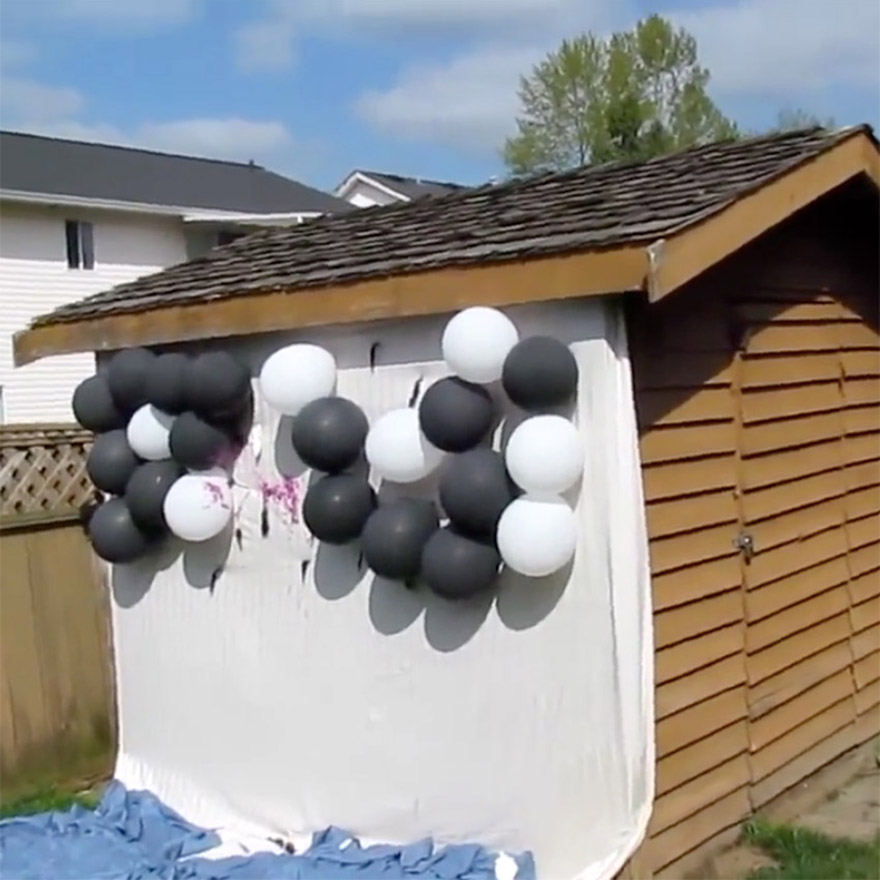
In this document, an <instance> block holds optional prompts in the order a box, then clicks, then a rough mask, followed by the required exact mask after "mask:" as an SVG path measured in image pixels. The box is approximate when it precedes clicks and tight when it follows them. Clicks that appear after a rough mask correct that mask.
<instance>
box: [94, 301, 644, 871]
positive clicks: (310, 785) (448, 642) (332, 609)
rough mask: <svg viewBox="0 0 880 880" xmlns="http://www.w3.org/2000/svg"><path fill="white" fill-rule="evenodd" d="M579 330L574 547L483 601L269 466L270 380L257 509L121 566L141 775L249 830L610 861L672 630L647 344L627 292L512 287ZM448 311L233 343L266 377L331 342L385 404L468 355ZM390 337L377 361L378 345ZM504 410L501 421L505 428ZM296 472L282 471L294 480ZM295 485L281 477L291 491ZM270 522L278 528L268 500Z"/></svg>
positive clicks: (531, 322)
mask: <svg viewBox="0 0 880 880" xmlns="http://www.w3.org/2000/svg"><path fill="white" fill-rule="evenodd" d="M508 314H509V315H510V317H511V318H512V319H513V320H514V321H515V323H516V324H517V325H518V327H519V329H520V333H521V335H522V336H526V335H531V334H535V333H546V334H549V335H553V336H556V337H557V338H559V339H561V340H562V341H563V342H565V343H567V344H570V345H571V348H572V351H573V352H574V354H575V356H576V358H577V361H578V365H579V369H580V385H579V392H578V398H577V405H576V410H575V414H574V419H575V420H576V423H577V424H578V425H579V427H580V430H581V432H582V434H583V436H584V438H585V455H586V460H585V473H584V479H583V484H582V486H581V487H580V490H579V492H578V493H577V494H576V496H575V498H574V502H575V503H576V505H577V507H576V509H577V512H578V515H579V520H580V541H579V546H578V550H577V554H576V557H575V560H574V563H573V565H572V567H571V568H570V569H567V570H566V571H565V572H563V573H561V574H560V575H559V576H553V577H551V578H549V579H546V580H542V581H538V582H530V581H528V580H527V579H523V578H518V577H511V576H509V575H504V576H503V577H502V579H501V583H500V585H499V588H498V590H497V591H496V592H495V593H493V594H492V595H488V596H485V597H481V598H480V599H478V600H477V601H469V602H467V603H464V604H454V603H448V602H445V601H444V600H441V599H439V598H436V597H433V596H431V595H427V594H425V593H424V592H422V591H415V592H411V591H407V590H406V589H404V588H403V587H402V586H398V585H395V584H391V583H388V582H383V581H379V580H377V581H375V582H374V580H373V577H372V575H371V574H369V573H368V572H365V571H362V570H359V568H358V558H357V557H358V554H357V552H356V551H350V550H347V549H338V548H330V547H322V546H321V545H318V544H315V543H314V542H312V541H311V539H310V536H309V534H308V532H307V530H306V529H305V527H304V526H303V525H302V523H300V522H293V521H291V518H290V516H289V514H288V513H287V512H286V508H285V505H284V503H283V499H281V500H279V498H277V497H270V499H269V501H268V504H267V511H268V513H267V515H266V516H264V515H263V512H262V511H263V505H264V502H263V495H264V493H263V492H261V486H265V485H270V486H271V485H276V486H277V484H278V482H279V472H280V473H281V474H282V475H288V476H293V477H298V479H297V480H295V481H290V480H288V483H287V486H288V489H290V488H291V486H292V487H293V489H299V490H301V491H302V490H304V489H305V486H306V483H307V480H308V476H309V475H308V474H307V473H306V474H303V473H302V469H301V467H297V461H296V458H295V455H294V454H293V453H292V449H291V448H290V441H289V420H287V419H281V418H279V416H278V415H277V414H276V413H273V412H272V411H270V409H269V408H268V407H267V406H266V405H265V403H264V402H263V401H261V400H260V399H259V394H257V402H256V419H255V425H254V430H253V432H252V435H251V440H250V443H249V446H248V448H247V449H246V450H245V451H244V453H243V454H242V456H241V458H240V460H239V461H238V463H237V465H236V472H235V479H236V489H235V495H236V505H237V512H236V518H235V529H236V530H237V532H233V530H231V529H230V530H229V532H228V533H225V534H224V536H222V538H223V540H215V541H211V542H208V544H206V545H199V546H193V547H191V548H189V549H187V550H186V552H184V553H183V554H182V555H179V556H175V555H174V554H173V553H169V554H167V556H166V558H164V559H162V560H161V564H160V565H156V564H153V562H150V563H149V564H147V563H138V564H135V565H133V566H121V567H117V568H116V569H115V570H114V571H113V572H112V574H111V578H112V587H113V596H114V602H113V606H114V610H113V626H114V640H115V655H116V671H117V682H118V706H119V716H120V718H119V721H120V739H121V742H120V755H119V759H118V765H117V777H118V778H119V779H120V780H121V781H122V782H123V783H125V784H126V785H128V786H130V787H135V788H148V789H150V790H152V791H153V792H154V793H156V794H157V795H158V796H159V797H160V798H162V799H163V800H164V801H165V802H166V803H168V804H169V805H170V806H171V807H173V808H175V809H177V810H178V811H179V812H181V813H182V814H183V815H184V816H185V817H186V818H188V819H190V820H192V821H194V822H197V823H199V824H202V825H205V826H210V827H215V828H222V829H225V830H226V833H227V834H256V835H259V836H280V837H285V838H288V839H292V840H294V841H298V842H301V841H303V840H304V839H307V837H308V835H310V834H311V833H312V832H314V831H316V830H320V829H323V828H325V827H327V826H328V825H337V826H340V827H343V828H346V829H348V830H349V831H351V832H353V833H354V834H356V835H357V836H358V837H360V838H361V839H362V840H364V841H368V842H369V841H388V842H406V841H413V840H416V839H418V838H421V837H423V836H426V835H430V836H433V837H434V838H435V840H436V841H437V842H438V843H441V844H442V843H445V842H474V843H481V844H484V845H486V846H488V847H490V848H492V849H499V850H504V851H507V852H519V851H522V850H527V849H528V850H531V851H532V852H533V853H534V855H535V859H536V863H537V870H538V876H539V877H541V878H574V877H579V878H589V880H599V878H609V877H612V876H613V875H614V873H615V872H616V871H617V870H619V868H620V867H621V866H622V865H623V864H624V862H625V861H626V859H627V858H628V856H629V855H630V854H631V853H632V852H633V850H634V849H635V848H636V846H637V845H638V843H639V842H640V840H641V839H642V837H643V836H644V832H645V828H646V825H647V821H648V817H649V814H650V809H651V803H652V799H653V774H654V741H653V736H654V730H653V645H652V626H651V608H650V591H649V572H648V557H647V540H646V532H645V523H644V507H643V499H642V489H641V476H640V470H639V457H638V448H637V433H636V423H635V413H634V406H633V393H632V385H631V377H630V367H629V361H628V356H627V348H626V337H625V332H624V322H623V316H622V310H621V308H620V306H619V303H618V302H617V301H615V300H601V301H599V300H584V301H576V302H567V303H561V304H552V305H542V306H540V307H536V306H527V307H520V308H514V309H510V310H509V312H508ZM447 318H448V316H440V317H437V318H430V319H418V320H416V319H413V320H408V321H405V322H396V323H394V322H384V323H381V324H370V325H359V326H357V327H355V328H349V329H345V330H333V331H330V330H321V331H316V332H313V333H309V334H305V333H300V334H285V335H280V336H272V337H260V338H256V339H249V340H246V341H244V342H242V341H238V342H235V343H229V346H230V348H231V349H232V350H234V351H235V352H236V353H237V354H239V355H240V356H242V357H243V358H245V359H247V361H248V362H249V363H250V365H251V367H252V369H253V372H254V375H258V373H259V368H260V366H261V364H262V362H263V361H264V360H265V358H266V357H267V356H268V355H269V354H270V353H271V352H272V351H274V350H275V349H277V348H278V347H279V346H281V345H285V344H289V343H290V342H292V341H311V342H316V343H319V344H321V345H324V346H325V347H327V348H328V349H329V350H331V351H332V352H333V353H334V355H335V356H336V358H337V361H338V363H339V366H340V373H339V386H338V392H339V393H340V394H341V395H344V396H347V397H350V398H351V399H353V400H354V401H356V402H357V403H358V404H359V405H360V406H362V407H363V408H364V409H365V411H366V412H367V414H368V416H369V417H370V418H371V420H372V419H375V418H376V417H377V416H379V415H381V414H382V413H383V412H385V411H387V410H389V409H391V408H394V407H398V406H405V405H406V404H407V401H408V399H409V397H410V395H411V393H412V391H413V388H414V386H415V384H416V382H417V381H418V380H421V388H422V391H424V388H425V387H427V386H428V385H429V384H430V382H432V381H435V380H436V379H438V378H440V377H442V376H443V375H446V372H447V371H446V369H445V367H444V365H443V363H442V361H441V358H440V350H439V340H440V335H441V332H442V328H443V325H444V323H445V320H446V319H447ZM371 361H372V363H371ZM503 436H504V427H503V425H502V427H501V429H500V430H499V432H498V438H497V442H499V443H501V442H503ZM274 494H275V495H278V494H279V493H277V492H276V493H274ZM270 495H272V493H271V492H270ZM266 521H268V534H265V535H264V534H263V532H264V531H265V529H264V523H265V522H266Z"/></svg>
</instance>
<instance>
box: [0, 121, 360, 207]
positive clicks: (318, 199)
mask: <svg viewBox="0 0 880 880" xmlns="http://www.w3.org/2000/svg"><path fill="white" fill-rule="evenodd" d="M0 155H2V157H3V160H2V162H0V188H2V189H4V190H13V191H17V192H25V193H36V194H40V195H47V196H72V197H80V198H88V199H102V200H110V201H119V202H134V203H138V204H145V205H163V206H170V207H178V208H207V209H214V210H221V211H240V212H244V213H252V214H274V213H288V212H291V213H294V212H304V213H312V212H316V213H325V212H336V213H339V212H345V211H349V210H351V205H349V204H348V203H347V202H345V201H344V200H342V199H337V198H336V197H335V196H331V195H329V194H328V193H325V192H321V191H320V190H317V189H313V188H312V187H310V186H305V185H304V184H302V183H298V182H297V181H295V180H290V179H289V178H287V177H282V176H281V175H280V174H275V173H274V172H272V171H267V170H266V169H265V168H262V167H261V166H259V165H252V164H249V163H248V164H245V163H242V162H225V161H220V160H217V159H200V158H197V157H194V156H177V155H173V154H171V153H156V152H153V151H151V150H140V149H135V148H132V147H119V146H112V145H109V144H93V143H85V142H82V141H69V140H63V139H60V138H50V137H42V136H41V135H34V134H22V133H19V132H12V131H3V132H0Z"/></svg>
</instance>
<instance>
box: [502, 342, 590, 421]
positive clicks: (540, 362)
mask: <svg viewBox="0 0 880 880" xmlns="http://www.w3.org/2000/svg"><path fill="white" fill-rule="evenodd" d="M577 383H578V367H577V361H575V359H574V355H573V354H572V353H571V351H570V349H569V348H568V346H567V345H563V344H562V343H561V342H560V341H559V340H558V339H553V338H552V337H550V336H529V337H527V338H526V339H522V340H520V341H519V342H518V343H517V344H516V345H515V346H514V347H513V348H512V349H511V350H510V353H509V354H508V355H507V358H506V359H505V361H504V369H503V371H502V374H501V384H502V385H503V386H504V390H505V391H506V392H507V396H508V397H509V398H510V399H511V400H512V401H513V402H514V403H515V404H516V405H517V406H518V407H520V408H521V409H524V410H527V411H529V412H541V411H545V410H548V409H553V408H555V407H558V406H563V405H564V404H566V403H569V402H570V401H571V399H572V398H573V397H574V394H575V391H577Z"/></svg>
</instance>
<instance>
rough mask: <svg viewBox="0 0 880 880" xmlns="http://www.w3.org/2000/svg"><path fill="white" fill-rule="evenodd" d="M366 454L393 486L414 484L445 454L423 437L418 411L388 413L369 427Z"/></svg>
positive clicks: (397, 410)
mask: <svg viewBox="0 0 880 880" xmlns="http://www.w3.org/2000/svg"><path fill="white" fill-rule="evenodd" d="M365 452H366V456H367V461H368V462H369V463H370V464H371V465H372V467H373V468H374V469H375V471H376V473H377V474H378V475H379V476H380V477H382V478H383V479H385V480H390V481H391V482H392V483H414V482H415V481H416V480H420V479H422V477H426V476H427V475H428V474H429V473H431V471H433V470H434V468H436V467H437V465H439V464H440V462H441V460H442V459H443V453H442V452H441V451H440V450H439V449H438V448H437V447H436V446H434V445H433V444H432V443H429V442H428V441H427V440H426V439H425V436H424V434H422V430H421V428H420V427H419V413H418V410H416V409H393V410H391V412H387V413H385V415H384V416H382V417H381V418H380V419H379V420H378V421H377V422H376V423H375V424H374V425H373V426H372V427H371V428H370V432H369V434H367V441H366V444H365Z"/></svg>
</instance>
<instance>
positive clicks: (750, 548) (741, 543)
mask: <svg viewBox="0 0 880 880" xmlns="http://www.w3.org/2000/svg"><path fill="white" fill-rule="evenodd" d="M733 546H734V547H736V549H737V550H739V551H740V552H741V553H742V555H743V557H744V558H745V560H746V563H749V562H751V561H752V557H753V556H754V555H755V539H754V538H753V537H752V536H751V535H750V534H749V533H748V532H740V533H739V534H738V535H737V536H736V537H735V538H734V539H733Z"/></svg>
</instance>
